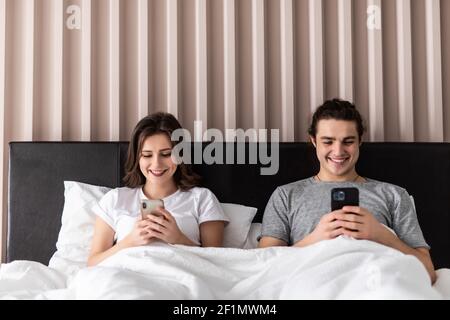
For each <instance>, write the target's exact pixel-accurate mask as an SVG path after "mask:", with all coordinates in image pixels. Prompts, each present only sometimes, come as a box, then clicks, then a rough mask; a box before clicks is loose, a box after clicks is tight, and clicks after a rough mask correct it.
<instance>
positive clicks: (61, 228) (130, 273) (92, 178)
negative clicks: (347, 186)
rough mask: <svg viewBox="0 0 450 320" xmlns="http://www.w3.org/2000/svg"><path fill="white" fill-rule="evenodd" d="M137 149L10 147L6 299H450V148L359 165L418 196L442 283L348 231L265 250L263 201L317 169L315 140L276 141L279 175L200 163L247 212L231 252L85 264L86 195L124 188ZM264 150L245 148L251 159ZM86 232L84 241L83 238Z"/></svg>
mask: <svg viewBox="0 0 450 320" xmlns="http://www.w3.org/2000/svg"><path fill="white" fill-rule="evenodd" d="M127 146H128V143H127V142H11V143H10V144H9V148H10V162H9V198H8V232H7V243H6V247H7V248H6V263H4V264H2V265H1V269H0V298H4V299H10V298H11V299H21V298H26V299H78V298H80V299H354V298H357V299H361V298H362V299H365V298H366V299H441V298H447V299H448V298H450V269H449V268H450V253H449V250H448V248H450V232H449V231H450V197H449V195H450V144H447V143H364V144H363V145H362V147H361V156H360V160H359V162H358V172H359V173H360V174H361V175H362V176H367V177H370V178H373V179H377V180H381V181H386V182H390V183H394V184H397V185H400V186H402V187H404V188H405V189H407V190H408V192H409V193H410V194H411V195H412V196H413V197H414V201H415V205H416V209H417V213H418V218H419V222H420V224H421V227H422V230H423V232H424V236H425V239H426V240H427V242H428V243H429V244H430V246H431V248H432V249H431V256H432V259H433V262H434V264H435V268H436V269H438V281H437V282H436V284H435V285H434V286H433V287H432V286H430V285H429V283H428V282H427V281H428V278H427V277H428V275H427V274H426V271H425V269H424V268H423V267H422V266H421V264H420V262H418V260H417V259H416V258H414V257H412V256H406V255H403V254H401V253H399V252H397V251H396V250H393V249H390V248H387V247H384V246H381V245H378V244H376V243H372V242H370V241H361V240H354V239H351V238H346V237H340V238H337V239H334V240H331V241H323V242H321V243H319V244H316V245H313V246H311V247H307V248H305V249H297V248H268V249H255V246H256V236H257V235H258V228H259V227H260V222H261V221H262V216H263V212H264V208H265V205H266V203H267V200H268V199H269V197H270V195H271V193H272V192H273V191H274V190H275V188H276V187H277V186H279V185H283V184H286V183H289V182H293V181H296V180H299V179H302V178H306V177H309V176H311V175H313V174H314V173H315V172H317V169H318V162H317V160H316V158H315V154H314V149H313V148H312V146H311V145H310V144H308V143H281V144H279V147H278V149H276V148H275V147H273V146H272V149H271V150H270V151H271V152H272V154H273V155H275V154H276V153H277V152H279V170H278V173H277V174H276V175H261V174H260V173H261V169H262V168H264V167H267V166H268V164H267V163H266V162H263V161H260V159H257V161H256V163H252V164H249V163H248V161H247V163H246V164H237V163H236V162H237V161H236V155H235V157H234V161H232V162H234V163H232V164H230V163H229V162H230V161H228V164H226V165H225V164H205V163H200V164H195V165H194V169H195V171H196V172H197V173H199V174H200V175H201V176H202V177H203V180H202V184H203V186H205V187H207V188H209V189H211V190H212V191H213V192H214V193H215V194H216V196H217V197H218V198H219V200H220V202H221V203H223V204H224V205H226V204H229V205H230V207H229V208H228V210H229V212H230V214H231V215H235V217H236V219H238V220H237V222H236V223H235V224H234V225H235V227H236V228H235V229H233V230H232V231H230V233H229V235H228V238H227V239H228V240H229V244H230V245H229V246H227V248H191V247H185V246H168V245H161V246H148V247H145V248H131V249H127V250H123V251H122V252H119V253H118V254H116V255H114V256H113V257H111V258H109V259H107V260H105V261H104V262H103V263H101V264H100V265H99V266H96V267H93V268H86V265H85V262H86V261H85V259H86V250H87V249H88V243H87V241H85V239H88V238H89V237H88V236H89V235H90V232H91V231H92V225H91V221H92V220H89V219H91V218H92V217H88V215H89V212H87V213H86V219H85V220H82V219H81V218H79V216H80V215H82V214H81V213H80V212H83V211H89V210H88V207H87V204H86V203H93V202H95V201H96V200H97V199H98V198H99V197H101V195H102V194H104V193H105V192H107V191H108V190H109V188H114V187H119V186H122V177H123V176H124V170H123V167H124V162H125V158H126V151H127ZM197 146H198V145H197ZM207 146H208V144H206V143H205V144H203V145H201V146H200V148H203V149H204V148H206V147H207ZM210 146H211V145H210ZM254 146H256V145H254V144H249V143H246V144H244V150H245V151H246V155H247V159H248V152H249V150H250V149H251V148H253V147H254ZM192 147H193V148H195V145H193V146H192ZM227 147H229V148H231V149H233V150H235V151H237V150H238V146H237V144H235V143H227V144H224V145H223V148H224V150H226V148H227ZM269 147H270V144H269ZM224 160H225V156H224ZM228 160H230V159H228ZM80 190H81V191H80ZM69 202H70V203H71V204H72V205H73V206H72V207H69ZM77 205H78V206H79V207H76V206H77ZM74 219H75V220H77V219H78V220H79V221H78V220H77V221H76V223H75V222H73V221H74ZM233 219H234V217H233ZM247 225H248V228H247ZM233 228H234V227H233ZM230 230H231V229H230ZM71 232H72V233H71ZM238 238H239V243H237V242H236V241H237V240H238ZM80 239H82V240H83V241H84V242H85V243H83V245H84V247H80V246H79V243H77V241H79V242H82V240H80ZM318 253H320V254H318ZM74 257H75V258H74ZM331 266H332V267H331ZM148 270H151V272H149V271H148ZM298 284H302V285H298ZM113 287H114V288H116V289H114V290H112V289H111V288H113ZM126 288H133V290H127V289H126Z"/></svg>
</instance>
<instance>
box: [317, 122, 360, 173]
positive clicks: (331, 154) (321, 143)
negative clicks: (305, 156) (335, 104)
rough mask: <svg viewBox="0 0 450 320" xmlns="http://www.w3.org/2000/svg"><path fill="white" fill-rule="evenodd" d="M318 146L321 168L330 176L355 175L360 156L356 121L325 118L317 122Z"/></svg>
mask: <svg viewBox="0 0 450 320" xmlns="http://www.w3.org/2000/svg"><path fill="white" fill-rule="evenodd" d="M311 141H312V142H313V144H314V145H315V147H316V154H317V158H318V159H319V162H320V170H321V172H322V173H323V174H326V175H327V176H329V178H338V179H339V178H347V176H349V175H353V173H354V170H355V165H356V162H357V161H358V157H359V145H360V141H359V136H358V131H357V129H356V122H354V121H345V120H335V119H326V120H325V119H323V120H319V122H318V123H317V130H316V137H315V139H314V138H313V137H311Z"/></svg>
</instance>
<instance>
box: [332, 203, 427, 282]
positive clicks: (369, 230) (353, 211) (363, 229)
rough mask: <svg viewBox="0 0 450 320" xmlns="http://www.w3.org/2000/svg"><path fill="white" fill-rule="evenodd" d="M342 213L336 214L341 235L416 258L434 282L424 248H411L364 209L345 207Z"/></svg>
mask: <svg viewBox="0 0 450 320" xmlns="http://www.w3.org/2000/svg"><path fill="white" fill-rule="evenodd" d="M343 210H344V212H343V213H338V214H337V215H336V218H337V219H338V221H339V225H340V226H341V227H343V228H345V229H344V232H343V234H345V235H347V236H350V237H353V238H355V239H366V240H372V241H375V242H378V243H381V244H383V245H385V246H388V247H391V248H393V249H396V250H398V251H400V252H403V253H404V254H410V255H413V256H415V257H416V258H418V259H419V260H420V261H421V262H422V264H423V265H424V266H425V268H426V270H427V271H428V274H429V275H430V279H431V283H432V284H433V283H434V282H435V281H436V272H435V271H434V266H433V262H432V261H431V257H430V253H429V252H428V249H426V248H416V249H415V248H411V247H410V246H408V245H407V244H406V243H404V242H403V241H402V240H400V239H399V238H398V237H397V235H395V234H394V233H393V232H391V231H389V230H388V229H387V228H386V227H385V226H383V225H382V224H381V223H380V222H378V220H376V219H375V217H374V216H373V215H372V214H371V213H370V212H369V211H367V210H366V209H364V208H361V207H353V206H345V207H344V208H343Z"/></svg>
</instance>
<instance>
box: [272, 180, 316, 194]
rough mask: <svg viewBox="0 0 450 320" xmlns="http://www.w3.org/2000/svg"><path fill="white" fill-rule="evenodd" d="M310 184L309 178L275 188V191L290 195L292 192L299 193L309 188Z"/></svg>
mask: <svg viewBox="0 0 450 320" xmlns="http://www.w3.org/2000/svg"><path fill="white" fill-rule="evenodd" d="M311 184H312V182H311V178H306V179H302V180H297V181H294V182H290V183H287V184H284V185H281V186H279V187H278V188H277V191H278V192H283V193H285V194H288V193H291V192H292V191H301V190H303V189H305V188H306V187H308V186H310V185H311Z"/></svg>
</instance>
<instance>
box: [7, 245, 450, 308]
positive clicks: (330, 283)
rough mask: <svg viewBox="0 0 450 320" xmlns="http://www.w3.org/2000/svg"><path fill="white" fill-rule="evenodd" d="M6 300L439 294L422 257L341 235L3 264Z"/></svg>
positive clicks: (444, 286) (442, 276)
mask: <svg viewBox="0 0 450 320" xmlns="http://www.w3.org/2000/svg"><path fill="white" fill-rule="evenodd" d="M0 298H3V299H17V298H18V299H23V298H26V299H249V300H257V299H442V298H446V299H449V298H450V270H449V269H441V270H439V271H438V281H437V282H436V284H435V285H434V286H433V287H432V286H431V284H430V280H429V276H428V274H427V272H426V270H425V268H424V267H423V265H422V264H421V263H420V261H419V260H418V259H416V258H415V257H413V256H409V255H404V254H402V253H400V252H399V251H396V250H394V249H391V248H388V247H386V246H382V245H380V244H377V243H375V242H371V241H364V240H354V239H351V238H346V237H339V238H336V239H334V240H329V241H322V242H320V243H317V244H315V245H312V246H309V247H306V248H292V247H273V248H267V249H250V250H244V249H230V248H197V247H187V246H178V245H175V246H170V245H160V246H146V247H136V248H130V249H126V250H122V251H120V252H118V253H117V254H115V255H114V256H112V257H110V258H108V259H106V260H105V261H103V262H102V263H101V264H100V265H98V266H95V267H90V268H82V269H81V270H80V271H78V272H76V273H73V272H72V274H70V275H68V274H64V272H62V271H58V270H55V269H51V268H49V267H46V266H44V265H42V264H39V263H36V262H30V261H17V262H13V263H9V264H3V265H2V266H1V268H0Z"/></svg>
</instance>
